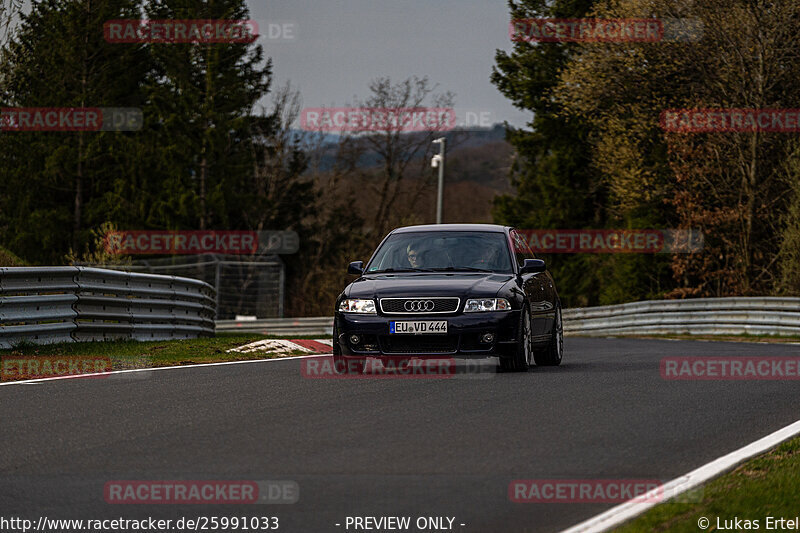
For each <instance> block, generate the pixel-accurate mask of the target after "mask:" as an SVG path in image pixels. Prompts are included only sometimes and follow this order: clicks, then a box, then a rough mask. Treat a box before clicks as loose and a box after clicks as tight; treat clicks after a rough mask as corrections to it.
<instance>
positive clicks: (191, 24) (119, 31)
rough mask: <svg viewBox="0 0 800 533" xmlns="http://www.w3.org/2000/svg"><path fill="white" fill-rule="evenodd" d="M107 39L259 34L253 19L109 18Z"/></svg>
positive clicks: (208, 40) (247, 37)
mask: <svg viewBox="0 0 800 533" xmlns="http://www.w3.org/2000/svg"><path fill="white" fill-rule="evenodd" d="M103 37H105V40H106V41H108V42H109V43H124V44H133V43H151V44H167V43H172V44H177V43H203V44H220V43H252V42H254V41H255V40H256V39H258V37H259V33H258V23H257V22H256V21H254V20H227V19H213V20H212V19H202V20H138V19H126V20H109V21H107V22H106V23H105V24H103Z"/></svg>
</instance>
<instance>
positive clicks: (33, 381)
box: [0, 353, 331, 387]
mask: <svg viewBox="0 0 800 533" xmlns="http://www.w3.org/2000/svg"><path fill="white" fill-rule="evenodd" d="M330 355H331V354H329V353H328V354H324V353H323V354H314V355H297V356H294V357H273V358H271V359H248V360H247V361H227V362H224V363H201V364H198V365H180V366H154V367H151V368H132V369H130V370H112V371H111V372H98V373H94V374H76V375H74V376H58V377H54V378H39V379H28V380H22V381H8V382H6V383H0V387H5V386H9V385H34V384H36V383H43V382H45V381H57V380H60V379H85V378H90V377H108V376H111V375H114V374H131V373H134V372H153V371H155V370H176V369H187V368H202V367H208V366H223V365H244V364H248V363H269V362H270V361H290V360H292V359H309V358H311V357H328V356H330ZM65 357H68V356H65Z"/></svg>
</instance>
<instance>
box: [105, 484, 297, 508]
mask: <svg viewBox="0 0 800 533" xmlns="http://www.w3.org/2000/svg"><path fill="white" fill-rule="evenodd" d="M103 496H104V499H105V501H106V503H110V504H115V505H131V504H161V505H201V504H205V505H208V504H292V503H297V501H298V500H299V499H300V487H299V485H298V484H297V482H296V481H288V480H281V481H271V480H262V481H242V480H238V481H225V480H180V481H162V480H158V481H130V480H125V481H109V482H107V483H106V484H105V486H104V487H103Z"/></svg>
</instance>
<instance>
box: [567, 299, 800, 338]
mask: <svg viewBox="0 0 800 533" xmlns="http://www.w3.org/2000/svg"><path fill="white" fill-rule="evenodd" d="M564 331H565V332H567V333H572V334H575V335H586V336H592V335H660V334H688V335H741V334H745V333H750V334H754V335H800V298H777V297H757V298H701V299H694V300H657V301H646V302H633V303H628V304H621V305H609V306H604V307H586V308H580V309H567V310H565V311H564Z"/></svg>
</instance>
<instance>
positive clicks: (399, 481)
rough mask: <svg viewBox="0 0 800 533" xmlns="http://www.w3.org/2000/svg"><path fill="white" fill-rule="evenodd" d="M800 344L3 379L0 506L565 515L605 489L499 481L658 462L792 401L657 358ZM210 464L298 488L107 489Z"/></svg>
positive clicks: (551, 523) (705, 455)
mask: <svg viewBox="0 0 800 533" xmlns="http://www.w3.org/2000/svg"><path fill="white" fill-rule="evenodd" d="M799 348H800V347H799V346H797V345H766V344H746V343H710V342H695V341H680V342H676V341H666V340H635V339H583V338H567V339H566V351H565V359H564V364H563V366H561V367H558V368H547V369H545V368H534V369H533V370H531V371H530V372H528V373H527V374H498V373H496V372H495V370H494V366H493V365H489V364H487V365H486V366H485V367H484V368H483V371H482V372H475V371H474V368H471V369H466V367H465V370H464V372H463V373H461V374H458V375H456V376H453V377H451V378H448V379H430V378H429V379H385V378H384V379H376V378H366V379H365V378H361V379H307V378H304V377H303V376H302V375H301V371H300V366H301V363H300V361H299V360H288V361H275V362H266V363H261V362H259V363H248V364H236V365H223V366H214V367H202V368H191V369H180V370H163V371H155V372H145V373H137V374H121V375H115V376H111V377H108V378H103V379H70V380H60V381H50V382H45V383H40V384H29V385H13V386H3V387H0V405H1V406H2V418H0V420H1V421H0V450H2V452H0V502H2V510H0V514H2V515H3V516H5V517H9V516H19V517H25V518H29V519H31V520H36V519H37V518H38V517H39V516H42V515H43V516H47V517H48V518H81V519H98V518H118V517H123V518H134V517H144V516H148V515H149V516H154V517H161V518H172V519H177V518H178V517H181V516H185V517H192V518H196V517H199V516H218V517H221V516H229V517H230V516H276V517H278V518H279V519H280V528H279V531H285V532H290V533H291V532H307V531H354V529H353V527H352V526H351V527H350V528H349V529H346V528H345V519H346V517H347V516H376V517H377V516H409V517H411V518H412V523H413V520H415V519H416V518H417V517H420V516H425V517H440V516H441V517H455V521H454V529H453V530H454V531H469V532H501V531H510V532H511V531H529V532H533V531H537V532H538V531H558V530H560V529H563V528H566V527H568V526H570V525H574V524H576V523H578V522H580V521H582V520H584V519H586V518H589V517H591V516H593V515H595V514H597V513H599V512H602V511H603V510H605V509H607V508H609V507H611V506H613V505H614V504H612V503H604V504H600V503H589V504H586V503H547V504H543V503H513V502H511V501H510V500H509V495H508V487H509V483H510V482H511V481H512V480H514V479H660V480H662V481H667V480H670V479H673V478H676V477H678V476H680V475H682V474H684V473H686V472H688V471H690V470H692V469H694V468H696V467H698V466H700V465H702V464H704V463H707V462H709V461H711V460H713V459H715V458H717V457H719V456H721V455H724V454H726V453H728V452H731V451H733V450H735V449H737V448H739V447H741V446H743V445H745V444H747V443H750V442H752V441H754V440H756V439H758V438H760V437H763V436H765V435H767V434H769V433H771V432H773V431H775V430H777V429H780V428H781V427H783V426H785V425H788V424H790V423H792V422H795V421H797V420H798V419H800V415H799V414H798V409H797V406H798V405H799V404H800V387H798V383H797V382H796V381H794V382H792V381H665V380H663V379H662V378H661V375H660V372H659V361H660V360H661V358H663V357H667V356H702V355H730V356H740V355H752V356H756V355H763V356H789V355H794V356H797V355H800V349H799ZM208 479H219V480H259V481H263V480H290V481H294V482H296V483H297V484H298V486H299V501H297V502H296V503H294V504H280V505H266V504H265V505H260V504H257V505H236V506H231V505H182V506H176V505H113V504H109V503H107V502H106V501H105V499H104V492H103V490H104V486H105V484H106V482H108V481H112V480H208ZM445 523H447V522H446V521H445ZM336 524H340V525H339V526H337V525H336ZM460 524H465V525H464V526H463V527H462V526H461V525H460ZM373 531H374V530H373ZM411 531H418V530H417V529H411Z"/></svg>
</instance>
